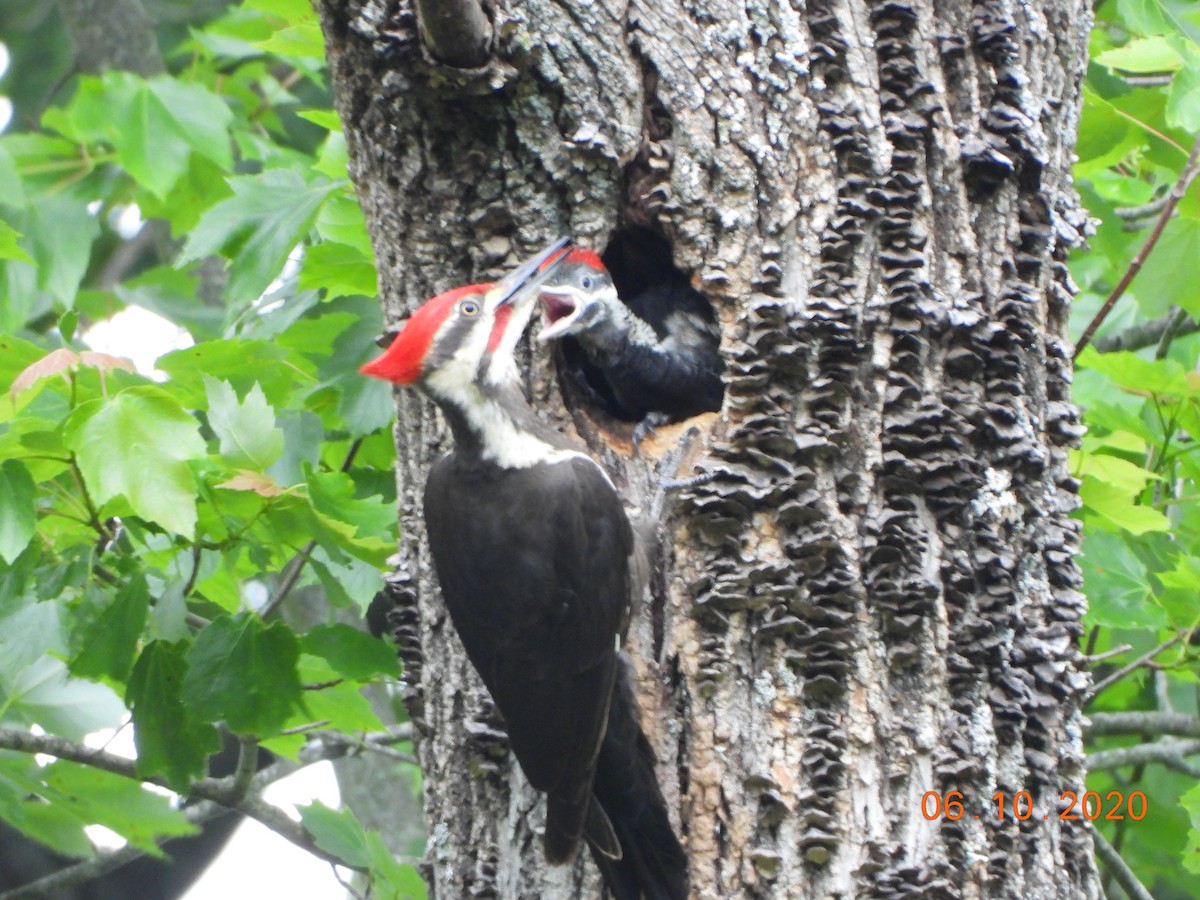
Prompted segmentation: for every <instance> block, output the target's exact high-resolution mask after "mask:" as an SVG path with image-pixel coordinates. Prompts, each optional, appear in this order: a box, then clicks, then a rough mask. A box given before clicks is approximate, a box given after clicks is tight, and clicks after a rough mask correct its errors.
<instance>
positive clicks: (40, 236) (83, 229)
mask: <svg viewBox="0 0 1200 900" xmlns="http://www.w3.org/2000/svg"><path fill="white" fill-rule="evenodd" d="M23 230H24V231H25V246H26V247H27V248H28V249H29V251H30V253H31V255H32V256H33V258H34V261H35V262H36V263H37V285H38V287H39V288H40V289H42V290H43V291H46V292H47V293H48V294H50V295H51V296H52V297H53V298H54V299H55V300H57V301H58V302H59V303H61V304H62V305H63V306H65V307H67V308H70V307H71V306H72V305H73V304H74V302H75V294H76V292H77V291H78V290H79V284H80V282H81V281H83V276H84V274H85V273H86V272H87V268H88V263H89V261H90V259H91V253H92V241H93V240H95V238H96V236H97V235H99V233H100V224H99V222H97V221H96V217H95V216H93V215H92V214H91V213H89V212H88V211H87V208H86V207H85V206H84V205H83V204H82V203H79V202H77V201H73V200H71V199H70V198H68V197H42V198H40V199H39V200H38V202H37V203H35V204H34V205H33V206H31V207H30V209H29V214H28V215H27V216H26V218H25V222H24V229H23Z"/></svg>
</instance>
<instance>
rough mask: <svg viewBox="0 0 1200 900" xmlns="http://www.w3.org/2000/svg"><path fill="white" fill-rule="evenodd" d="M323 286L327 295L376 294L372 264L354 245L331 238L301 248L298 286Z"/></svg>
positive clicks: (309, 287) (368, 295) (310, 288)
mask: <svg viewBox="0 0 1200 900" xmlns="http://www.w3.org/2000/svg"><path fill="white" fill-rule="evenodd" d="M318 288H324V290H325V292H326V297H327V298H328V297H344V296H348V295H353V294H363V295H365V296H367V297H374V296H375V293H376V275H375V266H374V264H373V263H372V262H371V260H370V258H368V257H366V256H364V255H363V253H362V251H360V250H359V249H358V248H357V247H351V246H349V245H348V244H338V243H335V242H333V241H325V242H324V243H320V244H315V245H313V246H311V247H309V248H308V249H306V250H305V251H304V262H303V263H302V264H301V266H300V289H301V290H314V289H318Z"/></svg>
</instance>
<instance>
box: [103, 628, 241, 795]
mask: <svg viewBox="0 0 1200 900" xmlns="http://www.w3.org/2000/svg"><path fill="white" fill-rule="evenodd" d="M186 649H187V648H186V645H185V644H183V643H176V644H171V643H167V642H165V641H153V642H151V643H150V644H148V645H147V646H146V648H145V649H144V650H143V651H142V654H141V656H139V657H138V660H137V663H136V664H135V665H134V667H133V675H132V676H131V677H130V679H129V686H128V689H127V691H126V694H125V699H126V702H128V703H129V706H130V708H131V709H132V710H133V739H134V744H135V745H136V746H137V754H138V755H137V768H138V774H139V775H141V776H142V777H143V778H151V777H153V776H155V775H161V776H162V777H164V778H166V780H167V783H168V784H169V785H170V786H171V787H173V788H174V789H175V790H177V791H184V790H186V789H187V785H188V782H189V781H190V780H191V779H192V778H201V777H203V776H204V774H205V772H206V771H207V770H206V764H207V760H208V754H210V753H214V752H216V751H217V750H218V749H219V748H220V746H221V742H220V739H219V738H218V736H217V731H216V729H215V728H213V727H212V725H209V724H208V723H205V722H200V721H197V720H196V719H195V718H194V717H193V716H192V715H191V714H190V712H189V711H188V709H187V707H185V706H184V704H183V682H184V678H185V676H186V674H187V661H186V659H185V653H186Z"/></svg>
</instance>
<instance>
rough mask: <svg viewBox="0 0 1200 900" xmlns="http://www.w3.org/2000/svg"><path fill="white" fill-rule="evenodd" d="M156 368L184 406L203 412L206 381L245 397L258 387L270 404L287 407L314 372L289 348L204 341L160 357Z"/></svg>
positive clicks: (266, 343) (257, 343)
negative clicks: (307, 374) (167, 377)
mask: <svg viewBox="0 0 1200 900" xmlns="http://www.w3.org/2000/svg"><path fill="white" fill-rule="evenodd" d="M156 365H157V366H158V368H160V369H162V370H163V371H164V372H166V373H167V374H168V375H170V376H171V381H172V384H173V386H174V387H175V388H176V390H178V391H179V392H180V400H181V401H182V402H183V403H185V404H186V405H188V406H191V407H201V408H203V407H204V406H205V404H206V403H207V402H208V392H207V390H206V389H205V379H206V378H209V377H212V378H218V379H220V380H222V381H227V382H229V383H230V384H231V385H233V388H234V390H236V391H237V392H238V393H240V394H243V395H245V394H246V392H247V391H249V390H250V389H251V388H252V387H254V386H255V385H256V384H257V385H259V387H260V388H261V389H262V391H263V394H264V395H265V396H266V398H267V402H269V403H272V404H274V405H276V406H284V405H286V403H287V400H288V397H289V395H290V394H291V392H292V390H293V389H294V388H295V387H296V385H297V384H298V383H299V381H300V379H301V378H302V377H303V376H304V374H305V372H304V369H305V367H306V366H307V367H308V368H310V369H311V368H312V367H311V366H310V365H309V364H308V363H307V361H306V360H303V359H301V358H299V357H295V355H294V354H289V353H288V351H287V348H285V347H282V346H278V345H276V344H274V343H272V342H270V341H244V340H224V341H204V342H203V343H200V344H197V345H196V346H194V347H188V348H186V349H184V350H176V351H174V352H172V353H167V354H165V355H163V356H160V357H159V358H158V362H157V363H156Z"/></svg>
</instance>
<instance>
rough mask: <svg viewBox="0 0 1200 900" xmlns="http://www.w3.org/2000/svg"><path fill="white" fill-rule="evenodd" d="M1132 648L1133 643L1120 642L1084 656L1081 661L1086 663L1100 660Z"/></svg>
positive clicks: (1110, 657)
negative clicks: (1102, 650)
mask: <svg viewBox="0 0 1200 900" xmlns="http://www.w3.org/2000/svg"><path fill="white" fill-rule="evenodd" d="M1132 649H1133V644H1120V645H1119V646H1116V647H1111V648H1110V649H1108V650H1105V651H1104V652H1103V653H1096V654H1093V655H1091V656H1085V657H1084V658H1083V661H1084V662H1088V663H1096V662H1102V661H1103V660H1106V659H1112V658H1113V657H1114V656H1120V655H1121V654H1122V653H1128V652H1129V651H1130V650H1132Z"/></svg>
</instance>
